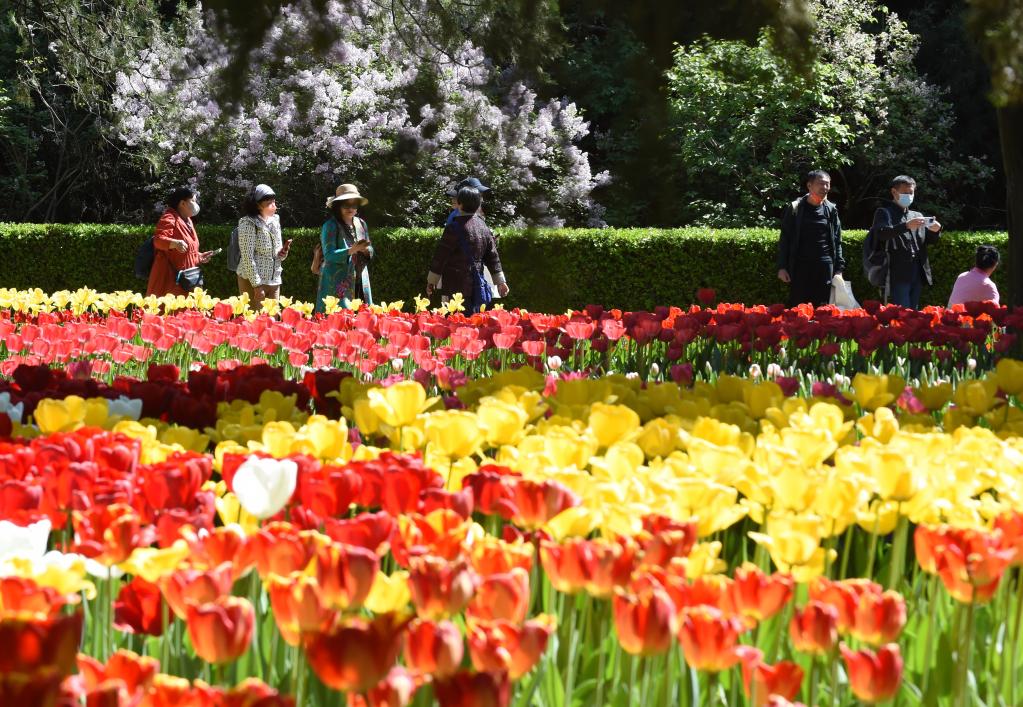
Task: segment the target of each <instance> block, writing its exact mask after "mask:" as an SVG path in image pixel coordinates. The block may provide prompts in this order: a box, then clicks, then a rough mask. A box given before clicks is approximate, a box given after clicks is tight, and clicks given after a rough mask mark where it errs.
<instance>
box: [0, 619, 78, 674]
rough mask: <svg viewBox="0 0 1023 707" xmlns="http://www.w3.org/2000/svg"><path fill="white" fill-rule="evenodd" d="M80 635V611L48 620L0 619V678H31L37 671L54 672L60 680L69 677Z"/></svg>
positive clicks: (73, 665) (72, 668)
mask: <svg viewBox="0 0 1023 707" xmlns="http://www.w3.org/2000/svg"><path fill="white" fill-rule="evenodd" d="M81 635H82V613H81V612H80V611H76V612H75V613H73V614H62V615H59V616H54V617H52V618H49V617H47V618H29V617H27V616H9V617H6V618H3V619H0V646H4V650H2V651H0V675H8V674H21V675H33V674H36V673H38V671H40V670H54V671H56V673H57V674H58V675H59V676H61V677H63V676H66V675H70V674H71V671H72V670H74V667H75V654H76V653H77V652H78V643H79V640H80V639H81ZM39 677H40V678H42V677H43V676H39Z"/></svg>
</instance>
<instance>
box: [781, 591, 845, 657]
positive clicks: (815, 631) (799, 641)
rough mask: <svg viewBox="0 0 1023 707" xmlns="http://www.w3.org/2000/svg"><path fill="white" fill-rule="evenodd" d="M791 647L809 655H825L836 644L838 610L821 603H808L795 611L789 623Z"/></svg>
mask: <svg viewBox="0 0 1023 707" xmlns="http://www.w3.org/2000/svg"><path fill="white" fill-rule="evenodd" d="M789 635H790V636H791V637H792V646H793V647H794V648H795V649H796V650H797V651H802V652H803V653H810V654H811V655H825V654H827V653H829V652H830V651H831V649H832V648H834V647H835V644H836V643H838V609H836V608H835V607H833V606H831V605H830V604H825V603H824V602H821V601H810V602H808V603H807V605H806V606H804V607H803V608H802V609H800V610H798V611H796V613H795V614H794V615H793V616H792V621H791V622H789Z"/></svg>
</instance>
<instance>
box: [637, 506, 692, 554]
mask: <svg viewBox="0 0 1023 707" xmlns="http://www.w3.org/2000/svg"><path fill="white" fill-rule="evenodd" d="M643 531H644V533H643V536H642V539H641V541H640V546H641V547H642V549H643V563H644V564H648V565H653V566H655V567H659V566H664V565H667V564H668V563H669V562H671V561H672V560H673V559H675V558H677V557H686V556H688V555H689V553H690V551H692V549H693V545H695V544H696V539H697V525H696V523H695V522H694V521H688V522H685V523H682V522H679V521H676V520H674V519H672V518H667V517H665V516H659V515H646V516H644V517H643Z"/></svg>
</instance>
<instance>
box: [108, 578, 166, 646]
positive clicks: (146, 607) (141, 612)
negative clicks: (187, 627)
mask: <svg viewBox="0 0 1023 707" xmlns="http://www.w3.org/2000/svg"><path fill="white" fill-rule="evenodd" d="M114 626H115V627H116V628H118V629H120V630H122V631H125V632H127V633H141V634H145V635H147V636H162V635H163V628H164V627H163V595H162V594H160V588H159V587H158V586H157V585H156V584H154V583H152V582H147V581H146V580H144V579H142V577H135V578H134V579H132V580H131V582H129V583H128V584H125V585H124V586H122V587H121V591H120V592H119V593H118V595H117V601H115V602H114Z"/></svg>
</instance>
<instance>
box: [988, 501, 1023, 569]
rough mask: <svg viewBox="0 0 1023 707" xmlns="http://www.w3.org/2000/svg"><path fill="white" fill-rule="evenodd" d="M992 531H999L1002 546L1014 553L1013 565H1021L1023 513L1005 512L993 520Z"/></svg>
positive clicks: (1022, 562)
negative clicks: (1012, 550)
mask: <svg viewBox="0 0 1023 707" xmlns="http://www.w3.org/2000/svg"><path fill="white" fill-rule="evenodd" d="M994 529H995V530H999V531H1001V533H1002V538H1003V544H1004V545H1005V546H1006V547H1011V548H1013V549H1014V550H1015V551H1016V557H1015V559H1014V560H1013V564H1015V565H1019V564H1023V513H1020V512H1019V511H1006V512H1005V513H1003V514H1001V515H1000V516H998V517H997V518H995V523H994Z"/></svg>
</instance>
